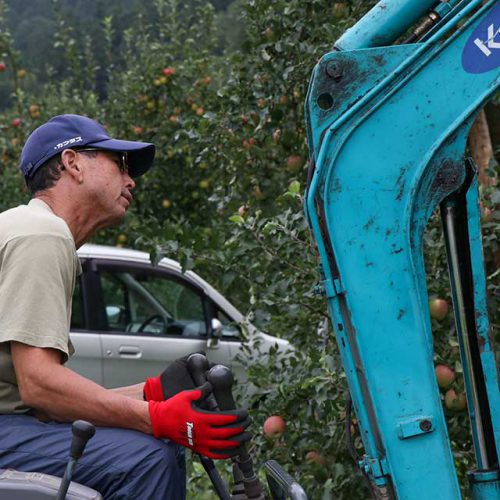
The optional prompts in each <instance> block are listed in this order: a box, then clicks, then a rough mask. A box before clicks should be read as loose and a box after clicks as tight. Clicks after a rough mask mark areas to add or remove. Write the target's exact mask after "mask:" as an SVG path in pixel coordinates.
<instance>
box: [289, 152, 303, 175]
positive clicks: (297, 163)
mask: <svg viewBox="0 0 500 500" xmlns="http://www.w3.org/2000/svg"><path fill="white" fill-rule="evenodd" d="M303 166H304V158H302V156H299V155H292V156H289V157H288V159H287V160H286V168H287V169H288V170H290V172H298V171H299V170H300V169H301V168H302V167H303Z"/></svg>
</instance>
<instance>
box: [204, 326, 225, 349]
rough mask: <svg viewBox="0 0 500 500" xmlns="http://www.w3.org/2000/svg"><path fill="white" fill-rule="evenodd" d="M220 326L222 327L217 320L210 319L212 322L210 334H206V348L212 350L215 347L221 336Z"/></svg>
mask: <svg viewBox="0 0 500 500" xmlns="http://www.w3.org/2000/svg"><path fill="white" fill-rule="evenodd" d="M222 326H223V325H222V323H221V321H220V320H219V319H217V318H212V321H211V322H210V332H209V334H208V342H207V347H208V348H212V349H213V348H215V347H217V344H218V343H219V339H220V338H221V336H222Z"/></svg>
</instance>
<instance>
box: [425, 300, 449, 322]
mask: <svg viewBox="0 0 500 500" xmlns="http://www.w3.org/2000/svg"><path fill="white" fill-rule="evenodd" d="M429 310H430V312H431V317H433V318H434V319H437V320H438V321H441V320H443V319H444V318H445V317H446V315H447V314H448V302H446V300H444V299H433V300H429Z"/></svg>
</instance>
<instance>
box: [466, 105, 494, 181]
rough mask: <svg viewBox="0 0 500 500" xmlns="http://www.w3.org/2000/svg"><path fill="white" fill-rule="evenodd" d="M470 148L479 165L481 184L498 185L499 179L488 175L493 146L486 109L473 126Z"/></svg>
mask: <svg viewBox="0 0 500 500" xmlns="http://www.w3.org/2000/svg"><path fill="white" fill-rule="evenodd" d="M469 148H470V152H471V156H472V158H473V160H474V162H475V163H476V165H477V169H478V181H479V184H482V185H483V186H492V185H496V183H497V177H491V176H490V175H488V167H489V164H490V161H491V160H492V158H493V146H492V144H491V138H490V131H489V128H488V122H487V120H486V114H485V112H484V109H483V110H481V111H480V113H479V115H477V118H476V121H475V122H474V124H473V125H472V128H471V131H470V134H469Z"/></svg>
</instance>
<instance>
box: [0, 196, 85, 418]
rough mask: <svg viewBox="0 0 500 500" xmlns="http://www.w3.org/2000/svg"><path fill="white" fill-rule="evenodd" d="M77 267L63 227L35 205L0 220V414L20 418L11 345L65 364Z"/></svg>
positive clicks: (22, 407)
mask: <svg viewBox="0 0 500 500" xmlns="http://www.w3.org/2000/svg"><path fill="white" fill-rule="evenodd" d="M80 273H81V266H80V262H79V260H78V256H77V254H76V248H75V242H74V240H73V236H72V234H71V232H70V230H69V228H68V226H67V224H66V222H65V221H64V220H63V219H61V218H60V217H57V216H56V215H55V214H54V213H53V212H52V210H51V209H50V208H49V206H48V205H47V204H46V203H44V202H43V201H41V200H39V199H33V200H31V201H30V202H29V204H28V205H20V206H19V207H16V208H12V209H10V210H7V211H5V212H3V213H1V214H0V414H1V413H4V414H5V413H25V412H27V411H29V408H28V407H27V406H25V405H24V404H23V403H22V401H21V397H20V395H19V388H18V385H17V380H16V375H15V372H14V367H13V365H12V358H11V354H10V341H11V340H15V341H17V342H22V343H23V344H28V345H30V346H34V347H51V348H54V349H58V350H60V351H61V353H62V360H63V362H66V361H67V360H68V358H69V356H71V355H72V354H73V352H74V349H73V346H72V345H71V342H70V340H69V328H70V320H71V297H72V295H73V290H74V288H75V282H76V278H77V276H78V275H79V274H80Z"/></svg>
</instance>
